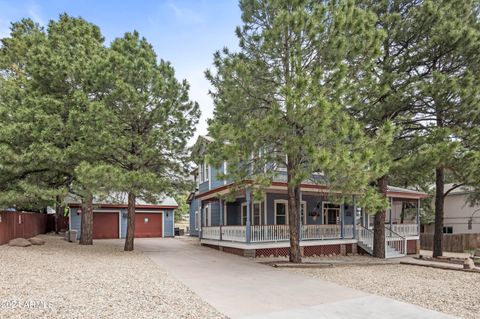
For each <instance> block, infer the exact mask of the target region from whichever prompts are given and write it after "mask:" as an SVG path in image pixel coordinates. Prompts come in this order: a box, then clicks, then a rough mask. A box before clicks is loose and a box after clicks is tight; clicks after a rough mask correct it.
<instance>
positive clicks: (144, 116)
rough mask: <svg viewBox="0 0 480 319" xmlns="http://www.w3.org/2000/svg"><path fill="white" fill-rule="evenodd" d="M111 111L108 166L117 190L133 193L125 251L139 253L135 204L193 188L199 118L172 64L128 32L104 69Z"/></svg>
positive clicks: (129, 208) (131, 194) (135, 34)
mask: <svg viewBox="0 0 480 319" xmlns="http://www.w3.org/2000/svg"><path fill="white" fill-rule="evenodd" d="M104 70H105V71H104V72H105V74H108V76H107V77H106V81H107V82H108V85H109V90H108V91H109V93H108V95H107V96H106V97H105V101H106V107H107V109H108V110H109V112H111V114H112V115H111V117H110V118H109V122H110V125H111V126H113V127H115V130H114V131H113V136H112V139H111V141H110V142H109V144H108V145H109V148H110V152H109V154H108V156H107V157H105V161H106V162H107V163H109V164H110V165H111V166H113V167H115V169H116V173H115V175H116V177H115V183H116V186H115V187H116V189H118V190H120V191H124V192H127V193H128V226H127V237H126V240H125V250H126V251H130V250H133V249H134V233H135V202H136V199H137V198H139V197H140V198H144V199H146V200H148V201H150V202H156V201H159V200H161V199H162V198H159V195H160V194H162V195H174V194H176V193H178V192H185V191H186V189H188V184H187V183H186V181H185V180H186V179H185V177H187V176H188V172H189V169H188V168H189V160H190V156H189V154H188V150H187V147H186V144H187V141H188V140H189V138H190V137H191V136H192V135H193V132H194V126H195V125H196V124H197V122H198V118H199V115H200V112H199V107H198V104H197V103H196V102H192V101H190V99H189V97H188V90H189V85H188V83H187V82H186V81H185V80H184V81H181V82H180V81H178V80H177V79H176V77H175V72H174V69H173V67H172V66H171V65H170V63H168V62H166V61H163V60H160V62H157V56H156V54H155V52H154V50H153V48H152V46H151V45H150V43H148V42H147V40H146V39H145V38H140V36H139V34H138V33H137V32H133V33H126V34H125V36H124V37H123V38H119V39H116V40H115V41H113V43H112V45H111V47H110V49H109V62H108V63H107V64H106V65H105V69H104Z"/></svg>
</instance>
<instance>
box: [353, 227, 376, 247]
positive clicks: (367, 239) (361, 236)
mask: <svg viewBox="0 0 480 319" xmlns="http://www.w3.org/2000/svg"><path fill="white" fill-rule="evenodd" d="M356 231H357V234H356V235H357V236H356V237H357V239H358V243H359V244H360V246H361V247H362V248H363V249H365V250H366V251H367V252H369V253H372V250H373V231H372V230H370V229H368V228H365V227H362V226H358V227H357V230H356Z"/></svg>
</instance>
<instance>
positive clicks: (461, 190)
mask: <svg viewBox="0 0 480 319" xmlns="http://www.w3.org/2000/svg"><path fill="white" fill-rule="evenodd" d="M456 185H458V183H448V184H445V186H444V188H443V189H444V191H445V192H447V191H448V190H449V189H451V188H452V187H455V186H456ZM474 191H475V188H474V187H473V186H469V185H463V186H460V187H457V188H455V189H454V190H452V191H451V192H449V193H448V194H447V196H449V195H462V194H470V193H473V192H474Z"/></svg>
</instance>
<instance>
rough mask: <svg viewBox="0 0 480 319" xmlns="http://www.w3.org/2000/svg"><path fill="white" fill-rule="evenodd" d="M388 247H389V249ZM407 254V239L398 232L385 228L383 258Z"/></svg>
mask: <svg viewBox="0 0 480 319" xmlns="http://www.w3.org/2000/svg"><path fill="white" fill-rule="evenodd" d="M389 248H390V249H389ZM406 255H407V240H406V239H405V237H402V236H401V235H400V234H397V233H396V232H394V231H391V230H390V229H387V228H385V258H391V257H400V256H406Z"/></svg>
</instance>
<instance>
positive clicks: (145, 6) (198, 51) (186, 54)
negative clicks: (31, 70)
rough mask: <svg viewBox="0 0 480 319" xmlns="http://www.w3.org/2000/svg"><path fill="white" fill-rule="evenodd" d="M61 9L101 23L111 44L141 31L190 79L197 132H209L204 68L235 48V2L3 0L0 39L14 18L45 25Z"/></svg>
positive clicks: (209, 104) (209, 109)
mask: <svg viewBox="0 0 480 319" xmlns="http://www.w3.org/2000/svg"><path fill="white" fill-rule="evenodd" d="M63 12H66V13H68V14H69V15H72V16H75V17H78V16H80V17H82V18H84V19H86V20H87V21H89V22H92V23H94V24H96V25H98V26H99V27H100V28H101V30H102V33H103V35H104V36H105V39H106V44H107V45H108V44H109V43H110V42H111V41H112V40H113V39H115V38H116V37H121V36H123V34H124V33H125V32H128V31H133V30H137V31H139V32H140V34H141V35H142V36H144V37H146V38H147V40H148V41H149V42H150V43H152V44H153V46H154V48H155V51H156V53H157V55H158V56H159V58H162V59H165V60H168V61H170V62H171V63H172V65H173V66H174V67H175V70H176V72H177V77H178V78H181V79H183V78H185V79H187V80H188V82H189V83H190V85H191V90H190V96H191V98H192V99H193V100H195V101H197V102H198V103H199V104H200V108H201V109H202V118H201V119H200V123H199V125H198V127H197V134H196V135H198V134H205V133H206V131H207V124H206V119H207V118H208V117H211V115H212V111H213V104H212V101H211V99H210V97H209V96H208V90H209V88H210V85H209V83H208V81H207V80H206V79H205V77H204V71H205V70H206V69H207V68H210V67H211V63H212V57H213V53H214V52H215V51H216V50H219V49H222V48H223V47H225V46H227V47H229V48H230V49H236V48H237V43H238V42H237V38H236V37H235V33H234V30H235V27H236V26H238V25H240V23H241V20H240V10H239V8H238V2H237V0H156V1H155V0H131V1H126V0H117V1H113V0H63V1H61V0H37V1H33V0H11V1H5V0H0V38H3V37H5V36H8V34H9V27H10V22H12V21H18V20H20V19H21V18H23V17H30V18H32V19H33V20H34V21H36V22H38V23H40V24H41V25H47V24H48V21H49V20H51V19H57V18H58V15H59V14H60V13H63Z"/></svg>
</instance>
